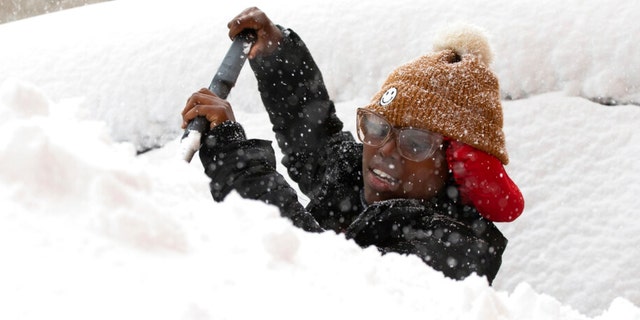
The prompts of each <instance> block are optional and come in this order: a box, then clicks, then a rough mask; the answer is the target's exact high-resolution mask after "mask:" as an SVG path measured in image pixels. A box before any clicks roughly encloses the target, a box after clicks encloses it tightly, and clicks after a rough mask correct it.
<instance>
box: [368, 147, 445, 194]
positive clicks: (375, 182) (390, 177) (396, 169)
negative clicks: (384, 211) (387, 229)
mask: <svg viewBox="0 0 640 320" xmlns="http://www.w3.org/2000/svg"><path fill="white" fill-rule="evenodd" d="M362 171H363V172H362V176H363V181H364V198H365V201H366V202H367V203H368V204H372V203H374V202H376V201H382V200H387V199H399V198H400V199H421V200H427V199H430V198H432V197H434V196H435V195H437V194H440V193H441V192H444V186H445V184H446V181H447V179H448V175H449V173H448V166H447V161H446V155H445V151H444V150H443V148H438V149H437V150H436V152H435V153H434V154H433V155H432V156H431V157H428V158H427V159H425V160H422V161H419V162H416V161H411V160H408V159H406V158H404V157H402V156H401V155H400V154H399V153H398V148H397V147H396V139H388V141H387V142H386V143H385V144H383V145H381V146H379V147H372V146H370V145H367V144H364V145H363V152H362Z"/></svg>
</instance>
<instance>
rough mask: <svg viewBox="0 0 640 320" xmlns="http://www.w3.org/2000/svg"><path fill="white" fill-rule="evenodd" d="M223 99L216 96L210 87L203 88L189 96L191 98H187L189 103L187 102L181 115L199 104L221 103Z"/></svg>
mask: <svg viewBox="0 0 640 320" xmlns="http://www.w3.org/2000/svg"><path fill="white" fill-rule="evenodd" d="M221 100H222V99H220V97H218V96H216V95H215V94H214V93H213V92H211V91H210V90H209V89H206V88H202V89H200V90H199V91H198V92H195V93H193V94H192V95H191V96H190V97H189V99H187V103H186V104H185V107H184V108H183V109H182V113H181V115H184V114H185V113H187V112H188V111H189V110H191V109H192V108H193V107H195V106H196V105H199V104H202V105H212V104H216V103H219V101H221Z"/></svg>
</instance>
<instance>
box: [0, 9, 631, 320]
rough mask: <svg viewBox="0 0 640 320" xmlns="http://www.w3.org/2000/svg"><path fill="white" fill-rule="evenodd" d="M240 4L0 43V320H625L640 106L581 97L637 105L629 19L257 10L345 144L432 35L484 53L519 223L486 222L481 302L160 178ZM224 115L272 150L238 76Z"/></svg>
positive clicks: (28, 25) (120, 14)
mask: <svg viewBox="0 0 640 320" xmlns="http://www.w3.org/2000/svg"><path fill="white" fill-rule="evenodd" d="M321 4H322V5H321ZM250 5H255V3H249V2H246V1H236V2H234V3H233V4H220V3H214V2H211V1H200V0H197V1H196V0H194V1H188V2H178V1H145V0H140V1H138V0H127V1H124V0H121V1H112V2H108V3H103V4H98V5H91V6H87V7H83V8H79V9H72V10H68V11H63V12H59V13H55V14H49V15H45V16H41V17H37V18H32V19H27V20H24V21H19V22H14V23H9V24H6V25H2V26H0V42H2V43H5V44H11V45H8V46H4V47H3V50H2V51H0V59H2V60H3V61H9V62H10V63H5V64H2V65H1V66H0V163H2V166H0V203H2V209H1V210H0V252H2V253H3V263H2V268H1V269H0V284H2V285H1V286H0V297H2V300H1V301H4V302H5V303H2V307H0V318H1V319H16V318H19V319H41V318H66V319H86V318H98V319H100V318H104V319H107V318H108V319H113V318H125V319H130V318H136V319H140V318H156V319H181V318H182V319H218V318H225V319H246V318H257V317H264V316H265V315H267V316H270V317H275V316H280V317H281V318H285V319H287V318H299V317H300V316H301V315H303V316H304V317H305V318H312V319H324V318H327V317H332V318H333V317H335V315H336V314H340V315H341V316H342V317H345V318H346V317H348V316H352V317H353V316H357V317H359V318H360V317H372V318H382V317H392V316H393V317H398V316H409V317H415V318H417V317H420V318H424V317H427V318H435V319H469V318H472V319H498V318H500V319H638V318H640V308H638V305H640V292H639V291H638V290H637V288H638V287H640V271H639V270H638V269H637V268H634V267H633V266H634V265H635V264H636V262H637V261H638V260H639V259H640V251H638V250H637V243H640V223H637V222H636V220H634V219H633V217H634V216H635V215H636V213H637V212H636V211H637V208H639V207H640V199H638V197H636V195H637V194H639V193H640V186H639V185H638V184H637V181H638V180H639V179H640V176H639V174H640V163H639V162H638V161H635V155H636V154H638V152H640V150H639V148H640V133H639V132H640V131H639V129H638V128H637V123H639V122H640V108H638V107H637V106H616V107H604V106H601V105H599V104H596V103H593V102H590V101H589V100H587V99H585V98H597V97H600V98H610V99H613V100H616V101H623V102H624V101H630V102H634V103H637V102H638V101H639V100H640V99H638V94H639V92H640V72H638V71H640V70H638V68H640V62H639V61H638V60H637V59H638V57H637V56H635V55H630V54H624V53H625V52H626V53H628V52H637V51H638V50H639V49H640V48H638V46H640V45H639V44H638V43H637V41H633V37H628V36H627V34H638V32H639V31H640V30H638V29H639V28H640V25H638V24H637V23H636V22H635V19H633V13H637V12H638V11H639V10H638V9H639V7H638V5H637V4H635V5H634V4H632V3H628V2H624V1H618V2H615V1H614V3H612V4H610V5H608V6H606V7H602V6H600V4H599V3H598V2H595V1H594V2H584V1H578V0H570V1H568V2H567V1H565V2H562V3H556V2H553V1H544V2H540V1H521V2H517V3H512V2H509V1H501V0H495V1H490V2H486V1H467V2H456V3H450V2H447V1H431V2H430V3H429V5H428V6H425V5H424V4H422V3H420V2H418V1H415V0H414V1H409V0H403V1H400V2H395V3H388V2H381V1H378V2H375V3H368V2H367V3H365V2H362V1H346V2H345V1H343V2H329V3H326V2H321V1H319V0H311V2H303V3H297V2H293V1H271V2H269V3H265V4H258V6H260V7H261V8H263V9H264V10H265V11H266V12H267V13H268V14H269V15H270V16H271V17H272V18H273V20H274V21H276V22H279V23H282V24H285V25H287V26H290V27H292V28H294V29H295V30H296V31H298V33H300V34H301V35H302V37H303V38H304V39H305V40H306V42H307V43H308V45H309V47H310V48H311V50H312V52H313V53H314V56H315V57H316V60H317V61H318V63H319V64H320V67H321V69H322V70H323V72H324V75H325V81H326V82H327V85H328V86H329V89H330V91H331V94H332V96H333V97H334V98H335V99H336V102H337V110H338V113H339V114H340V117H341V118H342V119H343V121H344V122H345V124H346V128H347V129H349V130H352V129H353V124H354V122H355V121H354V116H355V113H354V109H355V107H357V106H361V105H364V104H365V103H366V102H367V101H368V100H369V98H370V96H371V95H372V94H373V93H374V92H375V91H377V89H378V88H379V84H380V83H381V82H382V81H383V80H384V77H385V76H386V75H387V73H388V72H389V71H390V70H391V69H393V68H394V67H396V66H398V65H399V64H400V63H403V62H405V61H408V60H410V59H412V58H414V57H416V56H417V55H420V54H422V53H424V51H425V50H428V48H431V43H430V41H431V40H433V37H432V36H430V35H433V34H434V32H433V30H434V29H436V28H438V27H440V26H442V25H444V24H445V23H447V22H449V21H455V20H467V21H470V22H472V23H476V24H478V25H480V26H481V27H483V28H485V29H487V30H488V31H489V32H490V33H491V34H492V37H491V42H492V44H493V46H494V51H495V52H496V59H495V63H494V69H495V70H496V72H497V73H498V76H499V78H500V80H501V85H502V88H503V93H504V96H505V97H514V98H524V97H527V98H525V99H522V100H516V101H505V102H504V111H505V132H506V135H507V145H508V150H509V152H510V157H511V163H510V165H509V166H508V167H507V170H508V171H509V174H510V175H511V176H512V178H513V179H514V181H516V182H517V183H518V185H519V186H520V187H521V188H522V191H523V193H524V195H525V199H526V201H527V205H526V209H525V213H524V214H523V216H522V217H520V218H519V219H518V220H517V221H516V222H514V223H510V224H501V225H499V227H500V229H501V230H502V231H503V232H504V233H505V235H506V236H507V238H509V240H510V243H509V246H508V248H507V251H506V252H505V256H504V261H503V267H502V270H501V271H500V272H499V274H498V276H497V278H496V281H495V283H494V288H490V287H488V286H487V285H486V284H485V283H484V280H483V279H480V278H476V277H471V278H469V279H467V280H465V281H462V282H455V281H451V280H449V279H445V278H444V277H442V276H441V275H440V273H437V272H434V271H432V270H430V269H428V268H426V267H425V266H424V264H423V263H422V262H421V261H419V260H418V259H417V258H415V257H404V256H398V255H387V256H384V257H381V256H380V255H379V254H378V252H377V251H376V250H375V249H373V248H369V249H366V250H362V249H360V248H359V247H358V246H356V245H355V244H354V243H352V242H350V241H346V240H345V239H344V238H343V237H341V236H337V235H334V234H331V233H326V234H321V235H316V234H308V233H304V232H302V231H300V230H298V229H295V228H293V227H292V226H291V225H290V224H289V223H288V221H286V220H284V219H281V218H280V217H279V216H278V213H277V210H276V209H274V208H272V207H270V206H267V205H264V204H262V203H258V202H253V201H247V200H242V199H240V198H239V197H238V196H237V195H235V194H232V195H230V197H229V198H228V199H227V200H226V201H225V202H224V203H214V202H213V201H212V200H211V197H210V195H209V194H208V181H207V178H206V177H205V176H204V175H203V174H202V168H201V167H200V166H199V164H198V163H197V161H194V163H191V164H189V165H187V164H185V163H182V162H180V161H178V160H176V159H175V155H176V154H177V147H176V138H177V137H178V136H179V135H180V132H179V131H180V130H179V117H178V114H179V111H180V110H181V108H182V106H181V104H182V103H184V101H185V100H186V98H187V97H188V96H189V94H191V92H192V91H194V90H197V89H198V88H200V87H202V86H206V85H207V84H208V82H209V81H210V79H211V75H212V74H213V71H214V70H215V68H216V67H217V64H218V63H219V60H220V59H221V57H222V56H223V55H224V53H225V52H226V50H227V48H228V46H229V44H230V42H229V40H228V39H227V38H226V30H225V29H224V24H225V23H226V22H227V21H228V20H229V19H230V18H232V17H233V15H235V14H236V13H238V12H240V10H242V9H243V8H245V7H247V6H250ZM150 6H152V7H153V10H149V8H150ZM309 8H313V9H312V10H309ZM559 13H562V14H559ZM548 15H553V17H554V19H547V18H548ZM363 17H366V19H365V18H363ZM611 17H615V19H613V20H611V19H612V18H611ZM363 19H364V20H363ZM552 20H553V23H552V22H551V21H552ZM546 21H549V22H546ZM78 26H83V27H82V28H78ZM345 26H348V28H346V27H345ZM327 29H333V32H324V30H327ZM320 30H322V31H320ZM26 39H29V41H27V40H26ZM15 79H21V80H15ZM551 91H554V92H551ZM603 100H606V99H603ZM230 101H231V103H232V104H233V105H234V106H235V108H236V118H237V119H239V120H240V121H241V122H242V123H243V124H245V128H246V130H247V133H248V135H249V136H250V137H259V138H265V139H273V134H272V133H271V132H270V128H269V126H268V125H267V123H268V119H267V117H266V115H265V114H264V112H263V111H262V110H261V107H260V102H259V98H258V95H257V93H256V88H255V81H254V80H253V79H252V75H251V73H250V71H249V70H248V68H246V70H244V72H243V74H242V75H241V77H240V79H239V80H238V86H237V87H236V88H234V90H233V91H232V93H231V95H230ZM121 141H125V142H121ZM165 143H166V145H165V146H164V147H163V148H162V149H159V150H155V151H152V152H149V153H146V154H144V155H142V156H135V154H136V150H140V149H144V148H147V147H150V146H154V145H157V144H165ZM36 306H37V307H36ZM589 317H592V318H589Z"/></svg>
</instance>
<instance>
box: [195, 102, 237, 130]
mask: <svg viewBox="0 0 640 320" xmlns="http://www.w3.org/2000/svg"><path fill="white" fill-rule="evenodd" d="M230 108H231V107H230V106H229V105H227V106H225V105H196V106H194V107H193V108H191V109H190V110H189V111H188V112H187V113H185V114H184V116H183V125H184V124H185V123H189V121H191V120H193V119H195V118H196V117H198V116H203V117H205V118H206V119H207V120H208V121H209V122H211V123H212V126H216V125H218V124H220V123H222V122H225V121H227V120H231V121H235V118H234V116H233V112H232V111H231V109H230Z"/></svg>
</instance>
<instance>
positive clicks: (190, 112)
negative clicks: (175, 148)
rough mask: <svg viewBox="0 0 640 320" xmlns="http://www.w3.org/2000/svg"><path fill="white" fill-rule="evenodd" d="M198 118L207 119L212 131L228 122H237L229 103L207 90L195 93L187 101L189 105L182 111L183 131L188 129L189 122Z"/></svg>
mask: <svg viewBox="0 0 640 320" xmlns="http://www.w3.org/2000/svg"><path fill="white" fill-rule="evenodd" d="M197 116H204V117H205V118H207V120H208V121H209V123H211V125H210V128H211V129H213V128H214V127H216V126H217V125H219V124H221V123H223V122H225V121H227V120H230V121H236V118H235V116H234V114H233V109H232V108H231V105H230V104H229V102H228V101H227V100H224V99H222V98H220V97H218V96H216V95H215V94H214V93H213V92H211V91H210V90H209V89H205V88H202V89H200V90H199V91H198V92H195V93H194V94H192V95H191V97H189V99H188V100H187V105H186V106H185V107H184V109H183V110H182V129H186V128H187V124H188V123H189V121H191V120H193V119H194V118H195V117H197Z"/></svg>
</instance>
